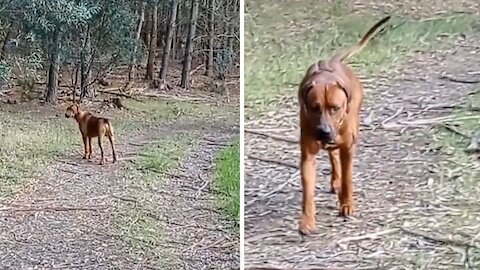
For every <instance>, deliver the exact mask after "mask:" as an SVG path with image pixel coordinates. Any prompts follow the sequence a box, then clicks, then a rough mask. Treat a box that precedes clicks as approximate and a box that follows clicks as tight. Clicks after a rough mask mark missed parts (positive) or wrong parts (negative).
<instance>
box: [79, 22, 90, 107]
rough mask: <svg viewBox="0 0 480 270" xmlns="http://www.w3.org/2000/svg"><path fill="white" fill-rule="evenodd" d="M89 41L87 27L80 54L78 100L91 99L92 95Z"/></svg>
mask: <svg viewBox="0 0 480 270" xmlns="http://www.w3.org/2000/svg"><path fill="white" fill-rule="evenodd" d="M91 57H92V55H91V40H90V29H89V27H87V29H86V31H85V37H84V42H83V48H82V52H81V53H80V98H81V99H82V98H92V97H93V94H92V91H90V89H91V87H90V86H91V85H90V81H91V77H92V72H91V69H90V60H91Z"/></svg>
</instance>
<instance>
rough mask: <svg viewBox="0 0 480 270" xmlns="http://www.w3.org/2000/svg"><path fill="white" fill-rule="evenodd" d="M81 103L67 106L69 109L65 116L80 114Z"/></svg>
mask: <svg viewBox="0 0 480 270" xmlns="http://www.w3.org/2000/svg"><path fill="white" fill-rule="evenodd" d="M81 110H82V109H81V108H80V105H78V104H77V103H73V104H72V105H70V106H68V107H67V110H66V111H65V117H66V118H70V117H74V116H75V115H77V114H79V113H80V112H81Z"/></svg>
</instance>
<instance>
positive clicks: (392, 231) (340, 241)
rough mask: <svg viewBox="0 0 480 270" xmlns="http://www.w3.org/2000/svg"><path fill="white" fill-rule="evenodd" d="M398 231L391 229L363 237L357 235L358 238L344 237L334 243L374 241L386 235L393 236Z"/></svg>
mask: <svg viewBox="0 0 480 270" xmlns="http://www.w3.org/2000/svg"><path fill="white" fill-rule="evenodd" d="M398 231H400V229H398V228H393V229H388V230H384V231H379V232H374V233H368V234H364V235H359V236H352V237H345V238H342V239H340V240H338V241H337V242H336V243H337V244H339V243H345V242H351V241H361V240H366V239H375V238H378V237H379V236H383V235H387V234H394V233H396V232H398Z"/></svg>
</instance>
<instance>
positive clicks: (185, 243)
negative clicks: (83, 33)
mask: <svg viewBox="0 0 480 270" xmlns="http://www.w3.org/2000/svg"><path fill="white" fill-rule="evenodd" d="M37 109H38V108H37ZM44 110H45V114H48V115H50V114H51V111H52V110H51V109H50V108H48V107H45V108H44ZM51 117H55V116H53V115H52V116H51ZM229 119H231V118H229ZM238 133H239V130H238V123H234V122H231V120H224V121H222V120H220V119H208V120H206V119H197V120H196V121H195V122H178V123H174V124H169V125H166V124H163V123H158V125H157V126H153V127H150V128H148V129H147V130H139V131H137V132H134V133H132V134H129V136H123V137H117V143H116V144H117V152H118V155H119V162H118V163H115V164H113V163H111V161H112V159H111V150H110V147H109V145H108V144H104V148H105V153H106V157H107V163H106V164H105V165H103V166H100V165H98V158H99V153H98V147H97V145H96V141H94V146H93V148H94V149H93V158H92V161H86V160H83V159H82V157H81V149H82V148H81V144H80V141H81V140H80V138H79V146H78V151H74V152H67V153H62V154H60V155H58V157H57V158H56V161H55V162H53V163H52V164H50V165H49V166H47V169H46V170H45V171H43V172H42V174H40V175H37V176H36V177H35V178H36V179H35V180H34V181H27V182H28V183H25V184H24V185H23V186H22V187H21V189H20V191H19V192H17V193H16V194H15V196H14V197H13V198H10V199H8V200H2V204H3V205H0V265H1V267H0V268H2V269H238V268H239V263H240V259H239V235H238V229H237V228H236V227H235V224H234V221H232V220H230V219H229V218H227V217H226V215H225V214H224V213H223V212H222V211H221V210H220V209H219V208H218V201H217V200H216V197H215V195H216V194H215V192H216V191H215V189H214V188H213V184H214V183H213V181H214V178H213V169H214V164H215V160H214V159H215V157H216V155H217V152H218V150H219V149H220V148H221V147H223V146H224V145H226V144H228V143H229V142H230V140H231V139H232V138H233V136H235V134H238ZM181 134H182V135H185V134H188V136H191V138H192V140H193V141H196V142H198V143H197V144H195V145H192V146H191V147H192V150H191V151H190V152H189V154H188V157H187V158H186V160H183V161H182V163H181V165H180V166H179V167H178V168H177V169H175V170H174V171H173V172H171V173H169V174H168V176H163V179H162V180H161V181H158V183H161V185H160V186H158V185H156V186H154V187H151V188H149V189H139V188H138V185H136V184H135V181H140V179H138V177H139V176H138V175H136V174H135V169H133V168H132V166H131V164H130V163H129V162H130V161H131V160H133V159H134V158H135V157H138V156H139V155H141V154H142V151H143V149H145V148H148V147H150V146H151V145H152V144H154V143H155V141H156V140H159V139H163V140H165V139H166V140H168V139H172V140H174V139H175V137H176V136H179V135H181ZM157 177H162V176H161V175H158V176H157ZM139 198H148V199H147V200H140V199H139ZM131 213H141V214H142V216H141V217H139V218H137V219H135V218H134V217H133V218H132V220H130V221H129V223H128V224H121V223H119V220H121V219H122V218H125V217H130V216H131ZM146 217H148V224H147V220H146V219H147V218H146ZM142 222H143V223H145V224H147V225H148V226H151V227H152V231H153V232H154V233H150V234H152V235H153V236H151V237H150V238H147V237H145V238H142V234H139V235H138V236H137V235H134V234H127V233H125V231H126V229H125V227H128V226H130V227H134V226H137V225H136V224H137V223H142ZM143 223H142V224H143ZM147 225H145V228H146V229H148V226H147ZM146 233H148V231H147V232H146ZM132 235H133V236H132ZM152 239H154V241H153V242H152Z"/></svg>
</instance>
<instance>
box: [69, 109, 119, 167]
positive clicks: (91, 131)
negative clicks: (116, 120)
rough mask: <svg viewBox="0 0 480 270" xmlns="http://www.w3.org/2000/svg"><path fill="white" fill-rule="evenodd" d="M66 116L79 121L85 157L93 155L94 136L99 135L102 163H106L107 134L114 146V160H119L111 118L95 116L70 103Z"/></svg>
mask: <svg viewBox="0 0 480 270" xmlns="http://www.w3.org/2000/svg"><path fill="white" fill-rule="evenodd" d="M65 117H67V118H70V117H73V118H75V120H76V121H77V123H78V128H79V129H80V133H81V134H82V139H83V146H84V156H83V158H84V159H90V158H91V157H92V138H95V137H98V147H99V148H100V155H101V158H100V165H102V164H104V163H105V157H104V155H103V147H102V140H103V137H104V136H107V137H108V140H109V141H110V145H111V147H112V155H113V162H116V161H117V155H116V153H115V146H114V135H113V126H112V123H111V122H110V120H109V119H107V118H103V117H96V116H93V115H92V114H91V113H89V112H86V111H83V110H82V109H81V107H80V105H78V104H72V105H70V106H69V107H68V108H67V110H66V112H65Z"/></svg>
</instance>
